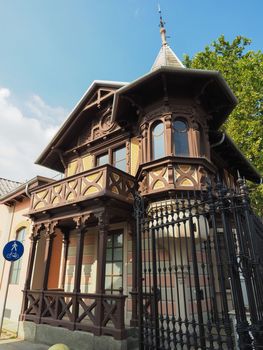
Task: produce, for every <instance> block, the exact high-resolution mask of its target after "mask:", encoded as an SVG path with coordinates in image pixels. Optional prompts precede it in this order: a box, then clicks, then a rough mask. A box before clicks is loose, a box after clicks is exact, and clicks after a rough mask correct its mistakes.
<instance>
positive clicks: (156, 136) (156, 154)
mask: <svg viewBox="0 0 263 350" xmlns="http://www.w3.org/2000/svg"><path fill="white" fill-rule="evenodd" d="M152 153H153V154H152V159H153V160H155V159H159V158H162V157H165V147H164V124H163V122H159V123H158V124H155V126H154V128H153V130H152Z"/></svg>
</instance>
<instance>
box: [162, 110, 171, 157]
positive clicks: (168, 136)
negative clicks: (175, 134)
mask: <svg viewBox="0 0 263 350" xmlns="http://www.w3.org/2000/svg"><path fill="white" fill-rule="evenodd" d="M164 121H165V155H166V156H170V155H171V154H172V153H173V145H172V114H167V115H166V116H165V117H164Z"/></svg>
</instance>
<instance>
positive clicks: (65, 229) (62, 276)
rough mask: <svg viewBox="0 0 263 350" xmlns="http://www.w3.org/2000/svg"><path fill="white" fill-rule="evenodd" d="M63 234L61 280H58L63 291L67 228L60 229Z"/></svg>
mask: <svg viewBox="0 0 263 350" xmlns="http://www.w3.org/2000/svg"><path fill="white" fill-rule="evenodd" d="M61 232H62V234H63V241H62V243H63V256H62V260H61V264H62V268H61V279H60V288H61V289H64V287H65V277H66V266H67V259H68V247H69V230H68V229H67V228H63V229H61Z"/></svg>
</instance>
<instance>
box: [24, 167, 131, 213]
mask: <svg viewBox="0 0 263 350" xmlns="http://www.w3.org/2000/svg"><path fill="white" fill-rule="evenodd" d="M134 186H135V179H134V177H133V176H131V175H129V174H126V173H124V172H123V171H121V170H119V169H117V168H115V167H113V166H111V165H108V164H107V165H104V166H100V167H97V168H95V169H92V170H88V171H85V172H82V173H79V174H77V175H73V176H70V177H67V178H65V179H62V180H59V181H56V182H53V183H52V184H49V185H45V186H42V187H39V188H38V189H37V190H36V191H34V192H33V193H32V199H31V208H30V211H29V214H33V213H36V212H41V211H46V210H50V209H52V208H57V207H60V206H65V205H69V204H73V203H78V202H81V201H87V200H89V199H93V198H95V197H100V196H105V195H106V196H109V197H114V198H117V199H119V200H121V201H124V202H128V203H132V202H133V191H134Z"/></svg>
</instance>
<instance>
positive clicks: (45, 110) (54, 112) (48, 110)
mask: <svg viewBox="0 0 263 350" xmlns="http://www.w3.org/2000/svg"><path fill="white" fill-rule="evenodd" d="M26 107H27V108H28V111H27V112H28V113H30V114H31V115H32V116H34V118H36V119H38V120H40V121H41V122H44V123H49V124H51V125H57V123H61V122H62V121H63V120H64V118H65V114H66V111H65V109H64V108H62V107H51V106H49V105H47V104H46V103H45V101H43V100H42V98H41V97H40V96H38V95H33V96H32V97H31V98H30V100H29V101H28V102H27V103H26Z"/></svg>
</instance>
